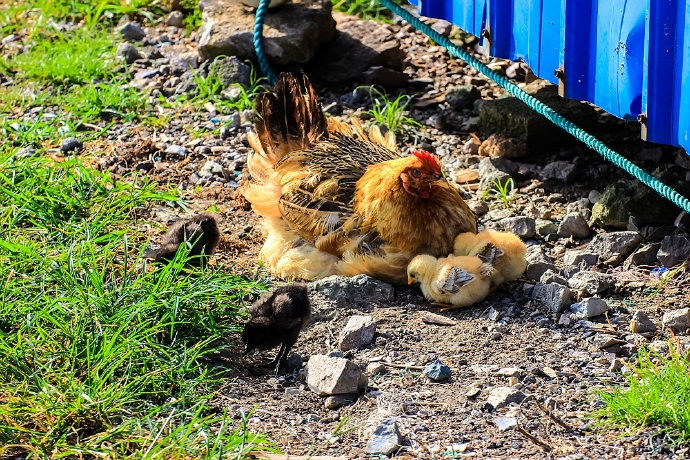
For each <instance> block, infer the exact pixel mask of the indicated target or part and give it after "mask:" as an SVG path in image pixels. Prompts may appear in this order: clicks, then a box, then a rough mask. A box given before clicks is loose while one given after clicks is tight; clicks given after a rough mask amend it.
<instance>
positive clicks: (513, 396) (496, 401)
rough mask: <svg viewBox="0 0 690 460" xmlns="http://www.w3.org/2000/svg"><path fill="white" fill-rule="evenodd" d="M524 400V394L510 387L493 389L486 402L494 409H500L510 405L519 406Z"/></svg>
mask: <svg viewBox="0 0 690 460" xmlns="http://www.w3.org/2000/svg"><path fill="white" fill-rule="evenodd" d="M523 399H525V394H524V393H523V392H522V391H520V390H516V389H515V388H510V387H494V388H492V389H491V393H489V397H488V398H487V400H486V402H487V403H488V404H489V405H491V407H493V408H494V409H500V408H502V407H505V406H507V405H509V404H511V403H515V404H520V403H521V402H522V400H523Z"/></svg>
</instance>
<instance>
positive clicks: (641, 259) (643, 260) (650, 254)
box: [625, 243, 661, 266]
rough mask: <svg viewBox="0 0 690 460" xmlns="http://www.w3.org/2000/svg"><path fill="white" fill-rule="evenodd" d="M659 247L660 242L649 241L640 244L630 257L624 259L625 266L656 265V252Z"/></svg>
mask: <svg viewBox="0 0 690 460" xmlns="http://www.w3.org/2000/svg"><path fill="white" fill-rule="evenodd" d="M660 248H661V243H649V244H645V245H643V246H640V247H639V248H637V250H635V252H633V253H632V255H631V256H630V257H628V259H627V260H626V261H625V263H626V266H630V265H637V266H652V265H656V263H657V261H658V259H657V254H658V252H659V249H660Z"/></svg>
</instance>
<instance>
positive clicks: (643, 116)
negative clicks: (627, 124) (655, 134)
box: [637, 113, 647, 125]
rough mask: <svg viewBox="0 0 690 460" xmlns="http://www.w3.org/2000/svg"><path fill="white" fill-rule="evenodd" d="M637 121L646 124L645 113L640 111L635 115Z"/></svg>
mask: <svg viewBox="0 0 690 460" xmlns="http://www.w3.org/2000/svg"><path fill="white" fill-rule="evenodd" d="M637 122H638V123H642V124H643V125H646V124H647V114H646V113H641V114H639V115H638V116H637Z"/></svg>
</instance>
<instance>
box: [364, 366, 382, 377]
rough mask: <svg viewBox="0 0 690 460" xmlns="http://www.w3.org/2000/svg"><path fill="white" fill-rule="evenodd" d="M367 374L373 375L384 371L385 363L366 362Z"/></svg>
mask: <svg viewBox="0 0 690 460" xmlns="http://www.w3.org/2000/svg"><path fill="white" fill-rule="evenodd" d="M366 372H367V375H368V376H370V377H374V376H376V375H378V374H385V373H386V365H385V364H383V363H369V364H367V371H366Z"/></svg>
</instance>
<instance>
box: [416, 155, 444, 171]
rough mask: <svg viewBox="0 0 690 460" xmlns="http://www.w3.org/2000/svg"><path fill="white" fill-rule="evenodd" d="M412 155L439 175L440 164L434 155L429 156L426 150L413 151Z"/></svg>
mask: <svg viewBox="0 0 690 460" xmlns="http://www.w3.org/2000/svg"><path fill="white" fill-rule="evenodd" d="M412 155H414V156H416V157H417V158H419V159H420V160H422V162H424V163H426V164H427V165H428V166H429V167H430V168H431V169H432V170H433V171H434V172H437V173H439V174H441V163H439V161H438V158H437V157H436V155H434V154H431V153H429V152H427V151H426V150H414V151H413V152H412Z"/></svg>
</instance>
